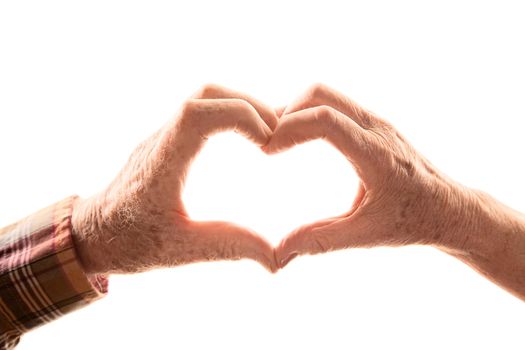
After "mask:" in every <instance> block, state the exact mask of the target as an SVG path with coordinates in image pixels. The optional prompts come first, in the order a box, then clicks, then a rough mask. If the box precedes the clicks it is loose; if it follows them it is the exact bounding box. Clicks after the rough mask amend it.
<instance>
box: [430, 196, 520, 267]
mask: <svg viewBox="0 0 525 350" xmlns="http://www.w3.org/2000/svg"><path fill="white" fill-rule="evenodd" d="M463 194H464V197H463V198H464V199H462V200H464V201H465V203H466V204H465V205H464V207H465V209H464V211H463V214H462V217H463V220H462V224H461V225H457V227H454V228H452V229H451V235H450V239H449V240H448V241H447V242H445V244H443V246H442V247H440V248H442V249H443V250H445V251H446V252H448V253H451V254H452V255H455V256H462V257H464V258H466V259H467V260H469V259H470V258H472V259H476V260H479V259H485V260H487V261H488V260H492V259H504V257H505V255H507V254H508V253H509V250H511V249H513V247H512V242H513V241H515V240H516V239H517V238H518V237H519V236H523V233H524V232H525V218H524V216H523V214H521V213H519V212H516V211H515V210H513V209H511V208H509V207H507V206H505V205H504V204H503V203H501V202H499V201H497V200H496V199H494V198H493V197H492V196H490V195H489V194H487V193H485V192H483V191H479V190H475V189H467V188H464V189H463Z"/></svg>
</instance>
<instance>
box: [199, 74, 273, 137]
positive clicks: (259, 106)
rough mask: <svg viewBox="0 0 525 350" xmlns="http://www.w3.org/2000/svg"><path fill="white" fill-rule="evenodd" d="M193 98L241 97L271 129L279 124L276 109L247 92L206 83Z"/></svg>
mask: <svg viewBox="0 0 525 350" xmlns="http://www.w3.org/2000/svg"><path fill="white" fill-rule="evenodd" d="M192 98H194V99H241V100H245V101H246V102H248V103H249V104H251V105H252V106H253V108H255V110H256V111H257V113H259V115H260V116H261V118H262V119H263V120H264V122H265V123H266V125H268V127H269V128H270V129H271V130H274V129H275V127H276V126H277V121H278V116H277V115H276V111H275V110H274V109H273V108H272V107H269V106H267V105H265V104H264V103H262V102H261V101H259V100H257V99H255V98H253V97H251V96H250V95H247V94H245V93H242V92H239V91H235V90H232V89H228V88H226V87H224V86H221V85H217V84H206V85H204V86H203V87H202V88H201V89H200V90H199V91H197V92H196V93H195V94H194V95H193V96H192Z"/></svg>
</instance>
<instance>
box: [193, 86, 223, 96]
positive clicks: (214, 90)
mask: <svg viewBox="0 0 525 350" xmlns="http://www.w3.org/2000/svg"><path fill="white" fill-rule="evenodd" d="M221 90H222V87H221V86H220V85H218V84H213V83H208V84H205V85H203V86H202V87H201V88H200V89H199V90H197V92H196V93H195V95H194V96H195V97H196V98H207V97H212V96H216V95H217V94H218V93H219V92H220V91H221Z"/></svg>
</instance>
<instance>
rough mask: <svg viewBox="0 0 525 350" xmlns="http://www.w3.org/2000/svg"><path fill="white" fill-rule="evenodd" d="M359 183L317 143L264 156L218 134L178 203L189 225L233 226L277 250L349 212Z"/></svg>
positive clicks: (338, 159)
mask: <svg viewBox="0 0 525 350" xmlns="http://www.w3.org/2000/svg"><path fill="white" fill-rule="evenodd" d="M358 184H359V180H358V178H357V176H356V174H355V171H354V170H353V168H352V167H351V165H350V164H349V163H348V161H347V160H346V159H345V158H344V157H343V156H342V155H341V154H340V153H339V152H337V150H335V149H334V148H333V147H332V146H331V145H329V144H327V143H325V142H322V141H320V140H314V141H312V142H308V143H306V144H303V145H298V146H297V147H294V148H291V149H289V150H287V151H286V152H282V153H278V154H275V155H271V156H268V155H267V154H265V153H263V152H261V150H260V149H259V148H258V147H257V146H255V145H253V144H252V143H251V142H249V141H247V140H246V139H245V138H243V137H241V136H239V135H236V134H233V133H223V134H222V133H221V134H218V135H215V136H213V137H212V138H210V139H209V140H208V143H207V144H206V146H205V147H204V148H203V150H202V151H201V152H200V153H199V155H198V157H197V158H196V159H195V161H194V162H193V163H192V165H191V169H190V171H189V174H188V178H187V180H186V184H185V187H184V195H183V201H184V205H185V207H186V210H187V211H188V214H189V216H190V217H191V218H192V219H193V220H196V221H207V220H226V221H229V222H234V223H236V224H239V225H241V226H243V227H247V228H250V229H252V230H253V231H254V232H257V233H258V234H260V235H261V236H263V237H264V238H265V239H266V240H267V241H268V242H269V243H270V244H271V245H273V246H277V244H278V243H279V242H280V241H281V240H282V238H284V235H285V234H288V233H290V232H291V231H293V230H294V229H296V228H297V227H300V226H302V225H303V224H305V223H309V222H315V221H318V220H321V219H325V218H328V217H331V216H334V215H340V214H343V213H344V212H346V211H348V209H349V203H351V202H352V198H354V197H355V195H356V189H357V188H358Z"/></svg>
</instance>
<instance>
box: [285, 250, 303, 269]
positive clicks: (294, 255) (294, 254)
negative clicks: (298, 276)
mask: <svg viewBox="0 0 525 350" xmlns="http://www.w3.org/2000/svg"><path fill="white" fill-rule="evenodd" d="M297 255H299V254H298V253H297V252H294V253H292V254H290V255H288V257H287V258H286V259H283V260H281V269H282V268H283V267H285V266H286V265H288V263H289V262H290V261H292V260H293V259H294V258H295V257H296V256H297Z"/></svg>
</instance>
